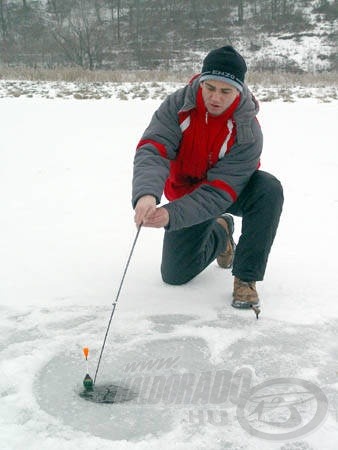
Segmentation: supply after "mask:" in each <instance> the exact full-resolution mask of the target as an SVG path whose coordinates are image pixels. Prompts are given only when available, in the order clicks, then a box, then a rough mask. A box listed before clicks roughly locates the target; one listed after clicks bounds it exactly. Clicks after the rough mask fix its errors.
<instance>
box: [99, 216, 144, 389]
mask: <svg viewBox="0 0 338 450" xmlns="http://www.w3.org/2000/svg"><path fill="white" fill-rule="evenodd" d="M141 226H142V225H140V226H139V227H138V229H137V233H136V236H135V239H134V242H133V245H132V247H131V250H130V253H129V257H128V260H127V264H126V267H125V269H124V272H123V275H122V279H121V283H120V286H119V289H118V291H117V295H116V298H115V300H114V301H113V303H112V305H113V309H112V312H111V314H110V318H109V322H108V326H107V330H106V334H105V336H104V340H103V344H102V347H101V353H100V356H99V361H98V363H97V367H96V372H95V376H94V383H93V385H95V382H96V377H97V373H98V371H99V367H100V363H101V358H102V354H103V350H104V347H105V345H106V340H107V336H108V333H109V328H110V324H111V321H112V319H113V316H114V312H115V308H116V305H117V302H118V299H119V296H120V293H121V289H122V286H123V282H124V279H125V277H126V273H127V270H128V267H129V263H130V260H131V257H132V255H133V252H134V248H135V245H136V242H137V239H138V237H139V234H140V231H141Z"/></svg>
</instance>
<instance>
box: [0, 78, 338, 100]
mask: <svg viewBox="0 0 338 450" xmlns="http://www.w3.org/2000/svg"><path fill="white" fill-rule="evenodd" d="M183 86H184V83H178V82H177V83H176V82H157V81H154V82H138V83H136V82H133V83H132V82H125V83H118V82H63V81H26V80H0V98H9V97H15V98H18V97H24V98H48V99H56V98H59V99H76V100H101V99H118V100H124V101H128V100H132V99H141V100H149V99H151V100H158V99H160V100H161V99H164V98H165V97H166V96H167V95H168V94H170V93H171V92H173V91H175V90H176V89H179V88H180V87H183ZM249 87H250V89H251V90H252V92H254V94H255V95H256V97H257V99H258V100H260V101H262V102H270V101H274V100H283V101H285V102H295V101H297V100H299V99H304V98H314V99H317V100H319V101H321V102H331V101H334V100H337V99H338V86H336V85H334V86H325V85H323V86H309V85H304V86H301V85H299V86H292V85H290V86H288V85H276V86H266V87H265V86H260V85H252V86H251V85H250V86H249Z"/></svg>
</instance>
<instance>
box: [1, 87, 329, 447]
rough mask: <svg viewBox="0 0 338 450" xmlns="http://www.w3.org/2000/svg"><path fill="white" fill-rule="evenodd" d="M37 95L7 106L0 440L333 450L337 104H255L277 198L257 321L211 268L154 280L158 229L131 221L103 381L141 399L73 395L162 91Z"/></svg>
mask: <svg viewBox="0 0 338 450" xmlns="http://www.w3.org/2000/svg"><path fill="white" fill-rule="evenodd" d="M2 86H3V85H2ZM44 89H46V92H45V94H44V96H46V97H52V98H53V99H48V98H38V97H34V98H26V96H25V95H22V96H20V97H19V98H9V97H7V96H6V95H4V94H3V95H2V98H1V100H0V117H1V149H0V204H1V220H0V255H1V256H0V311H1V314H0V329H1V333H0V371H1V385H0V398H1V402H0V436H1V438H0V448H1V450H37V449H48V450H59V449H63V450H77V449H79V448H83V449H86V450H108V449H109V450H145V449H147V450H158V449H163V450H172V449H176V450H206V449H207V450H224V449H230V450H255V449H257V450H258V449H259V450H275V449H276V450H277V449H278V450H323V449H325V450H336V448H337V440H338V422H337V420H338V415H337V414H338V344H337V326H338V302H337V289H336V283H335V280H336V276H337V272H338V260H337V257H336V254H335V249H337V247H338V238H337V223H338V187H337V181H336V178H337V177H336V174H337V170H338V157H337V151H336V150H337V145H336V131H335V129H336V122H337V112H338V101H337V100H334V99H331V101H330V102H328V103H325V102H323V101H322V100H318V99H316V98H303V99H300V98H299V97H295V98H294V100H295V101H293V102H283V101H281V100H275V101H271V102H261V112H260V115H259V120H260V123H261V124H262V127H263V130H264V136H265V141H264V153H263V158H262V169H263V170H267V171H270V172H272V173H274V174H275V175H276V176H277V177H279V178H280V180H281V181H282V183H283V186H284V191H285V206H284V212H283V215H282V219H281V224H280V227H279V231H278V235H277V238H276V241H275V244H274V247H273V249H272V253H271V256H270V261H269V265H268V270H267V273H266V278H265V280H264V282H261V283H258V291H259V294H260V296H261V299H262V302H263V310H262V313H261V316H260V319H259V320H256V319H255V317H254V315H253V313H252V311H238V310H235V309H233V308H231V306H230V301H231V291H232V277H231V273H230V272H228V271H224V270H222V269H220V268H219V267H218V266H217V265H216V263H213V264H211V265H210V267H209V268H208V269H207V270H206V271H205V272H203V274H201V275H200V276H199V277H197V278H196V279H195V280H193V281H192V282H190V283H189V284H187V285H185V286H179V287H173V286H168V285H164V283H163V282H162V281H161V278H160V273H159V262H160V256H161V240H162V230H152V229H142V230H141V233H140V236H139V240H138V242H137V245H136V248H135V253H134V255H133V258H132V261H131V264H130V267H129V270H128V273H127V276H126V280H125V285H124V287H123V290H122V292H121V296H120V300H119V304H118V307H117V310H116V313H115V317H114V319H113V323H112V328H111V331H110V334H109V337H108V341H107V348H106V351H105V353H104V357H103V362H102V367H101V371H100V373H99V376H98V381H97V382H98V384H104V383H112V384H114V383H115V384H116V383H121V382H123V383H124V384H125V385H127V387H128V386H129V388H130V389H131V390H132V392H133V393H135V394H136V397H132V398H131V399H129V401H126V402H124V403H114V404H94V403H90V402H87V401H85V400H84V399H82V398H81V397H80V396H79V393H80V392H81V390H82V380H83V378H84V375H85V373H86V365H85V361H84V358H83V356H82V347H84V346H88V347H89V348H90V357H89V372H90V374H92V375H93V372H94V371H95V367H96V363H97V359H98V354H99V351H100V348H101V345H102V341H103V337H104V333H105V330H106V326H107V323H108V319H109V315H110V311H111V303H112V301H113V300H114V298H115V296H116V291H117V288H118V286H119V282H120V280H121V276H122V273H123V269H124V266H125V263H126V260H127V257H128V254H129V251H130V248H131V244H132V242H133V239H134V237H135V233H136V230H135V226H134V223H133V211H132V209H131V204H130V196H131V183H130V182H131V173H132V160H133V155H134V149H135V145H136V143H137V142H138V140H139V137H140V135H141V133H142V131H143V129H144V128H145V126H146V125H147V123H148V121H149V119H150V117H151V115H152V113H153V111H154V109H155V108H156V107H157V106H158V105H159V102H160V96H159V97H157V98H149V97H151V96H148V98H147V99H146V100H141V99H140V98H136V99H132V98H130V96H129V94H128V96H127V99H128V101H126V100H120V99H118V98H116V96H112V97H109V98H106V99H103V98H102V99H101V100H82V101H78V100H76V99H74V98H73V99H72V98H71V96H66V97H68V98H67V100H66V99H61V98H57V95H55V92H53V89H52V86H51V85H50V84H49V85H48V86H45V88H44ZM154 89H156V87H154ZM161 95H162V94H161ZM240 226H241V223H240V220H239V219H237V218H236V238H238V235H239V232H240ZM170 358H171V359H170ZM222 377H223V378H222ZM221 378H222V383H223V384H222V386H223V385H224V386H225V387H227V388H228V391H226V393H225V394H224V395H225V396H224V398H221V399H220V398H219V395H220V393H219V392H218V391H217V389H216V387H217V386H216V385H217V383H216V381H215V380H220V379H221ZM188 382H189V383H188ZM241 382H242V384H241ZM184 383H185V385H184ZM278 384H279V385H278ZM164 385H165V386H166V387H167V389H169V388H170V392H169V393H168V392H167V391H165V389H164V387H163V386H164ZM243 385H244V387H245V386H246V388H247V389H248V392H247V396H246V397H245V395H244V396H243V397H240V396H239V393H240V392H241V389H243ZM159 386H160V387H159ZM161 386H162V388H161ZM182 386H183V387H184V386H185V392H188V391H189V392H190V393H191V395H190V397H189V398H188V397H184V398H183V397H182V398H179V397H177V392H178V391H180V389H181V390H182V389H183V388H182ZM215 386H216V387H215ZM188 388H189V389H188ZM161 389H162V390H161ZM216 391H217V392H216ZM243 399H244V400H243ZM258 406H259V408H258Z"/></svg>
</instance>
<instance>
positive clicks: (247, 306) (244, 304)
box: [231, 300, 261, 309]
mask: <svg viewBox="0 0 338 450" xmlns="http://www.w3.org/2000/svg"><path fill="white" fill-rule="evenodd" d="M231 306H232V307H234V308H237V309H251V308H260V306H261V305H260V302H257V303H252V302H245V301H240V300H233V301H232V303H231Z"/></svg>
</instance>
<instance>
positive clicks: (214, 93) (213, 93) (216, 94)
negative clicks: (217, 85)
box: [211, 91, 221, 101]
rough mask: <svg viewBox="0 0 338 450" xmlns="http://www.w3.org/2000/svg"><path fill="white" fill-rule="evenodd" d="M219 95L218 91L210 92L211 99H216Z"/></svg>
mask: <svg viewBox="0 0 338 450" xmlns="http://www.w3.org/2000/svg"><path fill="white" fill-rule="evenodd" d="M220 95H221V94H220V92H218V91H213V92H212V93H211V100H214V101H218V100H219V99H220Z"/></svg>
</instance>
